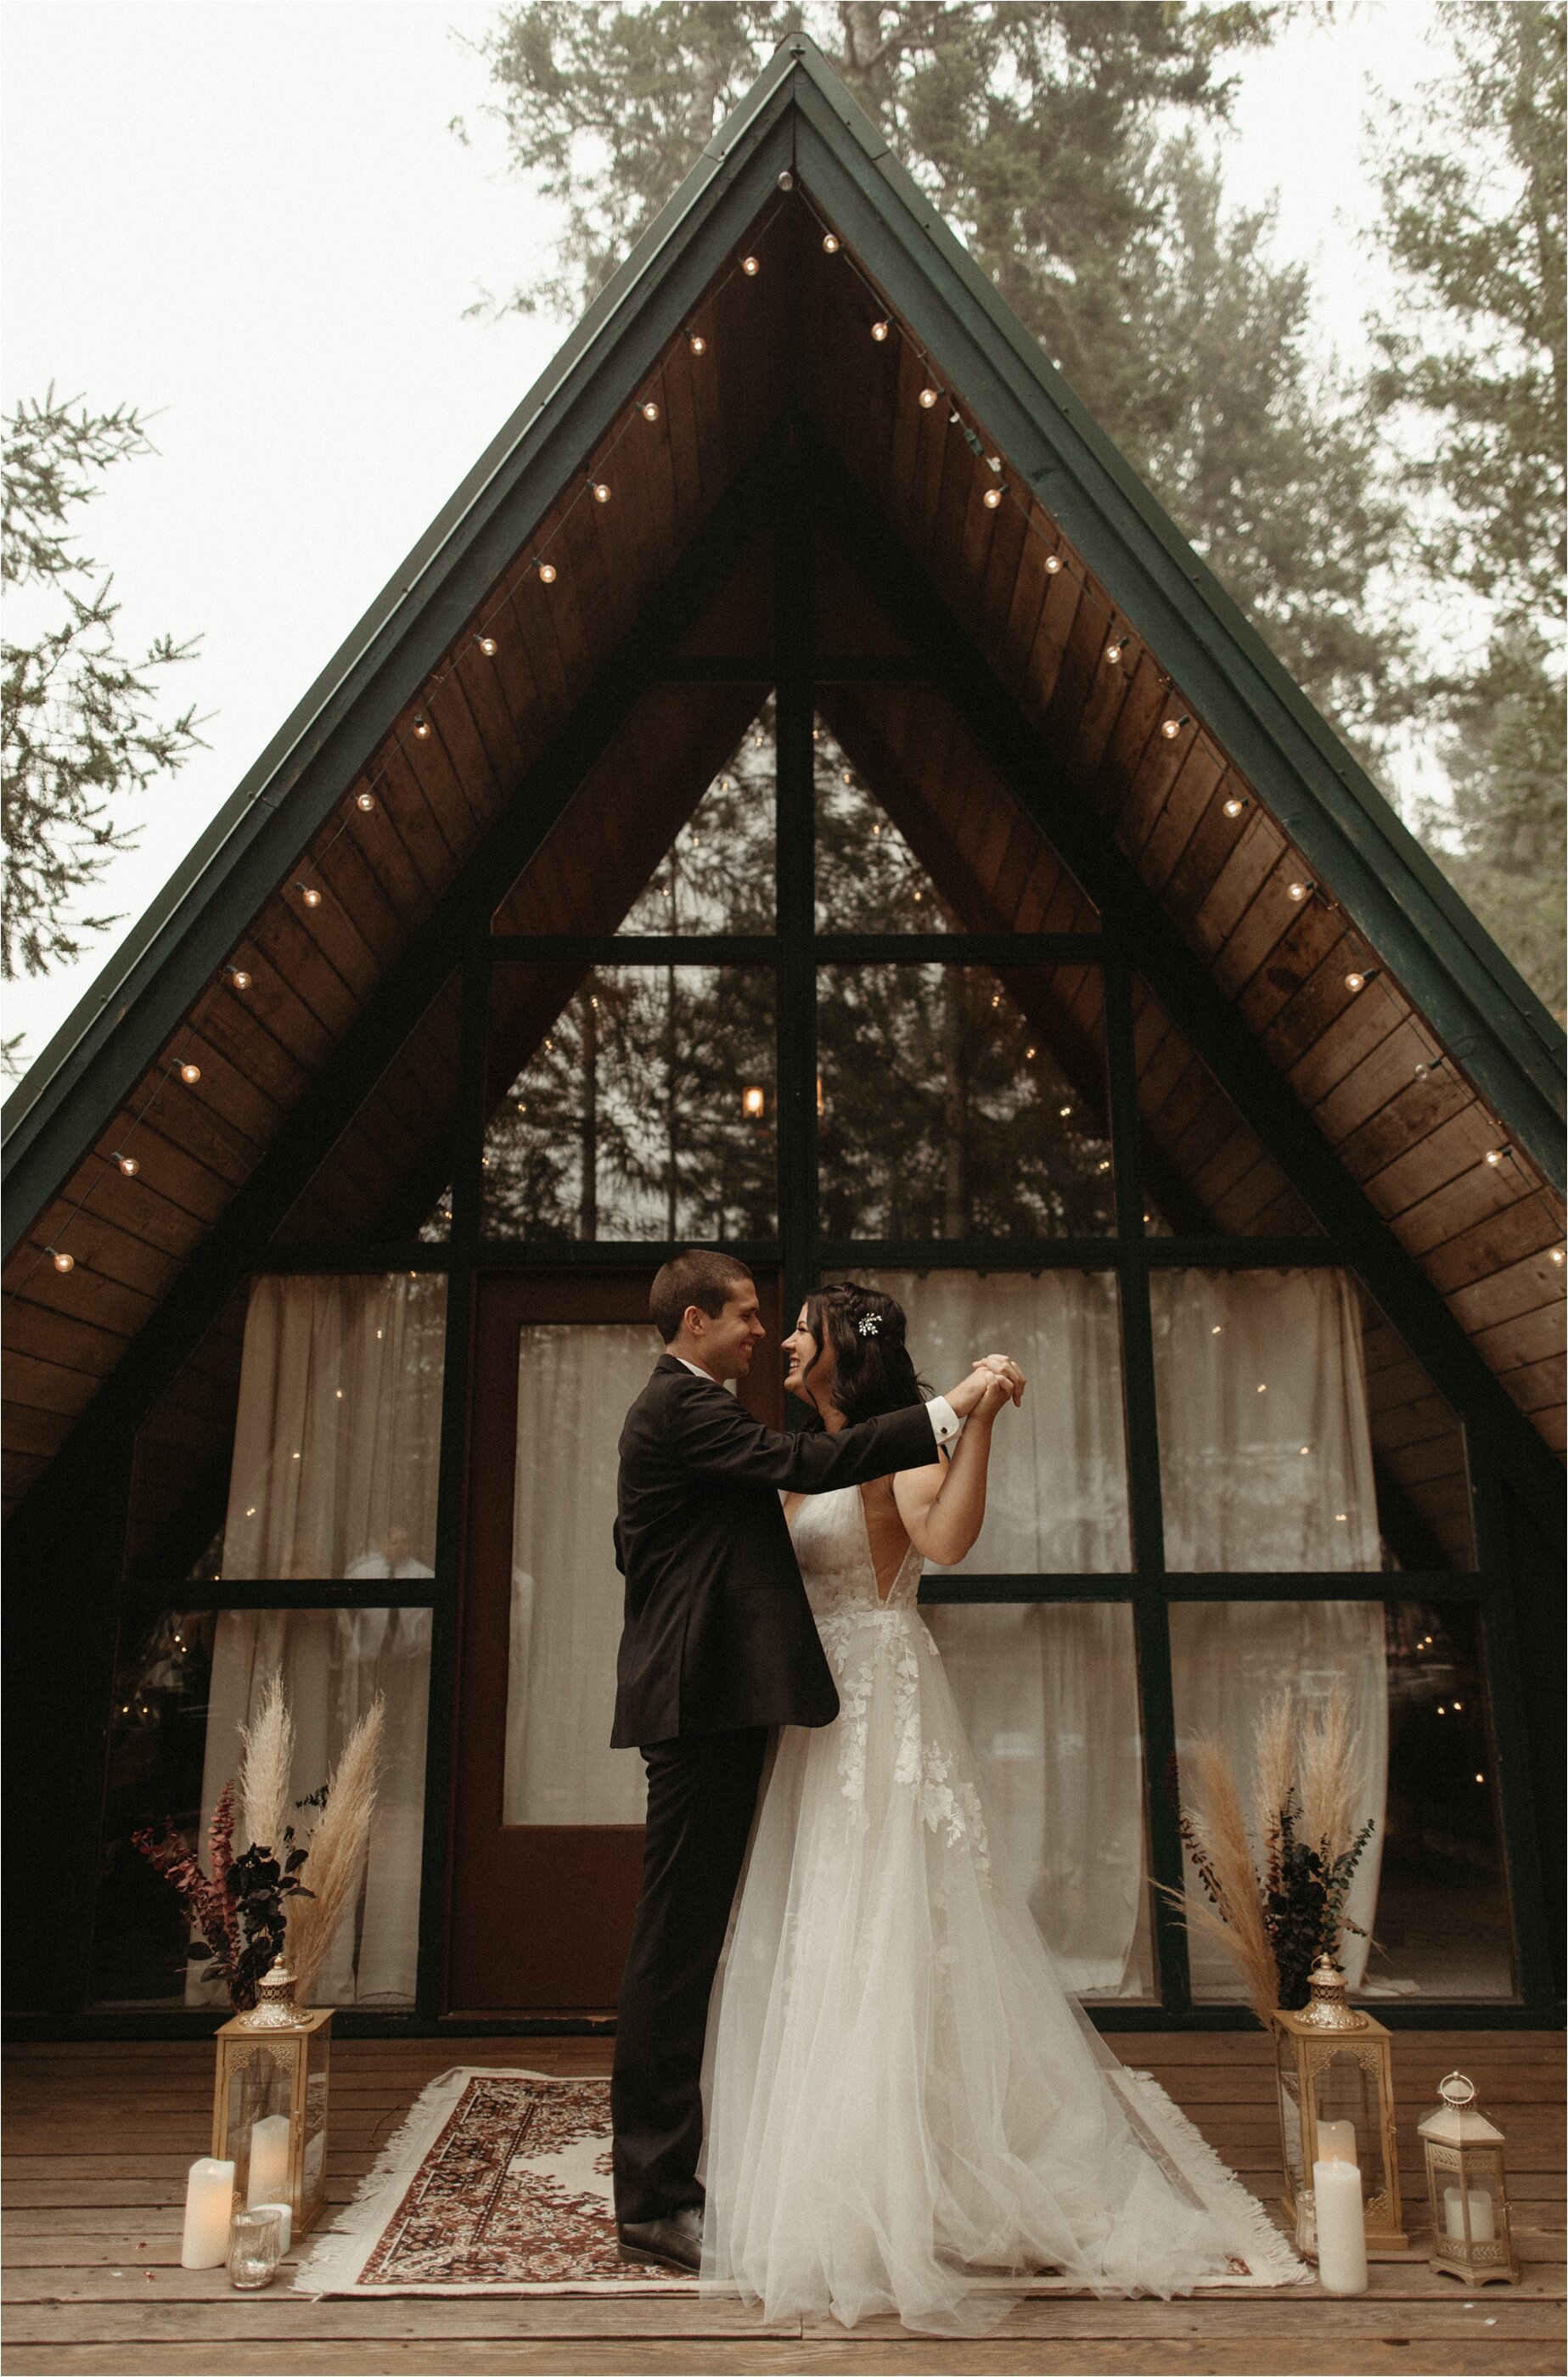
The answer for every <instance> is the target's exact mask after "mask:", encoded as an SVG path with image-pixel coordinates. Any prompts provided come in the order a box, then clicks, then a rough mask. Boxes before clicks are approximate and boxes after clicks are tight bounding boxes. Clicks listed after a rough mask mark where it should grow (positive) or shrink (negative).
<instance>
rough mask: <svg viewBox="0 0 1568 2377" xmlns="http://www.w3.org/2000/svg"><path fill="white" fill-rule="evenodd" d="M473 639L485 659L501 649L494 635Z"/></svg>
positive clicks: (492, 658) (494, 655)
mask: <svg viewBox="0 0 1568 2377" xmlns="http://www.w3.org/2000/svg"><path fill="white" fill-rule="evenodd" d="M473 640H474V642H475V643H476V644H477V645H478V646H479V649H480V651H482V652H483V653H484V655H485V659H486V660H487V661H493V660H494V659H495V657H496V654H497V652H498V651H500V649H501V648H500V646H499V644H497V641H496V639H495V637H494V636H476V637H475V638H474V639H473ZM362 806H363V804H362Z"/></svg>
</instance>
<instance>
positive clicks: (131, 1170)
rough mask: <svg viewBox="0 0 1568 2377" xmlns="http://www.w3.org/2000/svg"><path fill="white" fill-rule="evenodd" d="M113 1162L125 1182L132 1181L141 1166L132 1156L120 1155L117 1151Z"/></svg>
mask: <svg viewBox="0 0 1568 2377" xmlns="http://www.w3.org/2000/svg"><path fill="white" fill-rule="evenodd" d="M114 1161H115V1163H116V1164H117V1165H119V1167H120V1169H121V1171H122V1172H123V1173H124V1174H125V1176H126V1179H127V1180H134V1179H135V1177H136V1176H137V1174H138V1172H139V1171H140V1170H141V1165H140V1164H139V1162H138V1159H137V1158H136V1157H135V1156H134V1155H122V1154H120V1153H119V1152H118V1150H117V1149H116V1151H115V1154H114Z"/></svg>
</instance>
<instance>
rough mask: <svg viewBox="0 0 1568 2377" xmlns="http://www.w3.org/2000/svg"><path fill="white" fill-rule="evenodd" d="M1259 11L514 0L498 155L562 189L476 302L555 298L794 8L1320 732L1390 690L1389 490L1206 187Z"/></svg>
mask: <svg viewBox="0 0 1568 2377" xmlns="http://www.w3.org/2000/svg"><path fill="white" fill-rule="evenodd" d="M1285 13H1286V12H1285V10H1284V9H1282V8H1281V7H1278V6H1266V5H1265V6H1247V5H1242V6H1187V7H1181V8H1172V7H1167V6H1159V5H1153V0H1131V4H1130V5H1119V0H1117V4H1115V5H1102V0H1038V5H1034V6H1010V5H978V6H976V5H967V0H965V4H964V5H959V4H958V0H952V5H947V0H908V4H907V5H899V6H880V5H864V0H853V4H852V0H840V5H837V6H828V5H826V0H817V5H809V6H804V7H802V6H785V5H767V0H740V4H738V5H737V4H736V0H722V5H705V6H657V7H649V6H631V7H627V6H604V5H592V0H590V5H580V4H579V0H521V5H518V6H507V7H505V8H503V10H502V12H501V15H500V18H499V19H498V21H497V25H496V26H495V28H494V29H493V30H492V31H491V33H490V35H489V36H488V38H487V39H486V41H485V44H484V53H485V57H486V59H487V61H488V64H489V67H490V73H491V77H492V82H493V86H494V90H495V91H496V94H497V100H496V107H497V113H498V114H499V115H500V117H501V118H502V120H503V122H504V124H505V126H506V131H507V137H508V142H509V156H510V161H511V163H512V165H513V166H514V168H515V169H516V170H517V171H518V172H520V173H525V174H527V175H528V176H529V177H530V178H531V179H532V180H533V182H534V184H535V185H536V186H537V187H538V188H539V189H540V191H541V192H542V193H543V194H544V195H545V197H547V198H550V199H552V200H553V201H554V202H555V203H556V204H557V206H558V207H559V208H560V209H562V213H563V219H564V220H563V230H562V233H561V237H560V239H559V242H558V243H557V248H556V253H555V260H554V263H553V265H552V266H551V267H550V268H549V269H544V270H541V271H540V272H539V273H538V275H537V276H536V277H535V278H533V280H531V281H528V282H527V283H526V284H525V285H523V286H521V287H520V288H518V289H517V290H515V291H513V292H512V293H511V294H510V295H509V297H507V298H506V299H504V300H503V301H501V303H502V305H503V306H516V307H520V308H522V309H524V310H528V309H532V308H533V307H535V306H542V307H551V308H556V309H557V310H560V311H563V312H567V313H569V314H575V313H577V312H579V311H580V310H581V307H582V305H584V304H585V303H586V302H587V300H588V299H589V298H590V297H591V296H592V294H593V293H595V291H596V290H597V289H598V288H599V287H601V286H602V284H603V283H604V281H605V280H606V279H607V278H608V276H609V273H610V272H611V270H612V269H614V267H615V265H616V263H617V262H618V261H619V260H620V258H621V257H622V256H623V255H624V254H625V253H626V251H627V249H628V246H629V245H630V244H631V242H632V240H633V239H634V238H635V237H636V236H637V234H638V233H639V232H640V230H641V229H642V227H643V226H644V224H645V223H646V222H647V221H649V220H650V219H651V218H652V215H653V214H654V213H655V212H656V210H657V209H658V208H659V207H660V206H661V205H662V204H663V203H664V200H665V199H666V198H667V197H669V195H670V193H671V192H672V190H673V189H674V188H675V187H676V184H677V183H678V181H679V180H680V178H681V176H682V174H683V173H686V172H687V171H688V168H689V167H690V165H691V164H692V162H693V161H694V160H695V159H696V157H697V156H698V154H699V153H700V150H701V149H702V147H703V146H704V144H705V143H706V142H707V140H708V139H709V138H710V137H711V136H712V131H713V129H714V127H715V125H717V124H718V123H719V122H720V121H721V120H722V118H723V116H724V113H726V111H727V110H728V109H729V108H730V107H732V106H733V105H734V104H735V102H736V100H738V99H739V98H740V97H741V96H742V94H743V93H744V92H745V91H746V90H747V89H748V86H749V85H750V83H751V82H752V81H753V79H754V78H755V77H756V75H757V74H758V72H759V71H760V68H761V66H763V65H764V64H765V62H766V60H767V58H768V56H769V55H770V54H771V53H772V50H773V49H774V48H775V47H776V45H777V44H778V42H780V41H782V40H783V39H784V36H785V35H786V34H787V33H789V32H791V31H794V30H797V29H799V28H800V27H801V26H804V28H805V30H807V31H808V32H809V33H810V34H811V35H812V36H813V38H814V39H816V40H817V41H818V42H819V43H820V46H821V47H822V49H823V51H824V52H825V54H828V55H829V56H830V58H831V59H832V64H833V66H834V67H835V68H836V70H837V71H838V72H839V73H840V74H841V75H843V77H844V79H845V81H846V82H847V83H848V84H849V86H850V88H851V89H852V90H854V92H855V93H856V97H857V98H858V100H859V101H860V102H861V103H862V105H863V106H865V107H866V108H867V109H868V112H869V113H871V114H872V115H873V116H875V117H876V118H877V119H878V120H879V121H880V124H881V125H882V126H883V127H884V129H885V130H886V132H887V135H888V137H889V140H890V142H891V143H892V146H893V148H894V149H895V150H896V152H897V154H898V155H899V157H900V158H901V159H902V160H903V161H904V162H905V163H906V164H907V165H908V166H909V167H910V170H911V171H912V172H913V173H914V174H915V176H916V180H917V181H918V182H919V183H920V184H921V185H922V186H923V187H924V189H925V190H926V192H927V194H928V196H929V197H930V198H931V199H932V201H933V203H934V204H935V205H936V206H937V207H938V208H940V210H941V212H942V213H943V214H944V216H945V217H946V218H947V220H948V221H949V222H951V223H952V224H953V225H954V226H955V228H957V229H958V230H959V231H960V232H961V233H962V234H963V235H964V239H965V240H966V242H967V244H968V246H969V248H970V251H971V253H972V254H973V255H974V256H975V257H976V261H977V262H978V263H979V264H980V265H981V266H982V267H983V268H984V269H985V270H986V271H987V273H988V274H989V275H990V276H991V278H992V279H993V281H995V282H996V284H997V286H998V288H999V290H1000V292H1001V294H1002V295H1003V296H1004V297H1005V298H1006V299H1007V301H1008V303H1009V304H1010V305H1011V306H1012V307H1013V309H1014V311H1015V312H1016V313H1017V314H1018V315H1019V317H1020V318H1021V319H1022V320H1023V322H1024V323H1025V324H1026V325H1027V327H1028V328H1030V329H1031V330H1032V331H1033V332H1034V333H1035V336H1036V337H1037V338H1038V339H1039V340H1040V342H1041V344H1042V346H1043V347H1044V349H1045V351H1046V352H1047V354H1048V355H1049V356H1050V357H1051V358H1052V360H1053V361H1054V362H1056V363H1057V364H1059V366H1060V368H1061V369H1062V371H1063V372H1064V373H1065V374H1066V376H1067V377H1068V379H1069V380H1070V381H1071V383H1072V385H1073V386H1074V387H1075V388H1077V390H1078V391H1079V393H1080V394H1081V395H1082V397H1083V400H1084V401H1085V403H1086V404H1087V405H1088V406H1089V408H1090V410H1091V411H1092V412H1093V413H1094V415H1095V419H1096V420H1097V421H1098V422H1099V424H1100V425H1101V426H1102V427H1103V428H1104V429H1105V430H1106V431H1107V433H1108V434H1109V436H1112V437H1113V438H1114V439H1115V440H1116V442H1117V444H1118V445H1119V447H1120V448H1121V450H1122V452H1123V453H1124V454H1126V455H1127V457H1128V459H1129V460H1130V461H1131V463H1132V464H1133V466H1134V467H1135V468H1136V469H1137V470H1138V471H1139V472H1142V473H1143V476H1144V477H1145V478H1146V479H1147V480H1148V481H1149V483H1150V484H1152V485H1153V486H1154V487H1155V488H1156V489H1157V491H1158V492H1159V494H1160V496H1161V499H1162V500H1163V501H1164V502H1165V503H1166V505H1167V508H1169V510H1170V511H1171V513H1172V515H1173V517H1174V518H1175V519H1176V520H1178V521H1179V524H1180V525H1181V527H1182V529H1183V530H1184V532H1186V533H1187V534H1188V535H1189V536H1190V537H1191V538H1192V540H1193V542H1194V543H1196V545H1197V546H1198V548H1199V550H1200V551H1201V552H1203V554H1204V555H1205V556H1206V557H1207V558H1208V559H1209V560H1210V561H1211V562H1212V564H1213V566H1214V567H1215V570H1216V572H1217V574H1218V575H1219V576H1220V578H1221V579H1222V580H1223V581H1224V582H1225V583H1226V584H1227V587H1228V588H1229V590H1230V591H1231V592H1232V593H1233V594H1234V595H1235V597H1236V599H1237V600H1238V602H1239V603H1241V605H1242V606H1243V608H1245V609H1247V610H1248V611H1249V612H1250V613H1251V616H1252V617H1253V619H1254V620H1255V622H1256V623H1257V625H1258V626H1259V627H1260V628H1261V629H1262V631H1263V634H1264V635H1265V636H1266V637H1267V638H1268V639H1269V640H1270V641H1271V642H1272V644H1273V645H1274V647H1275V651H1277V652H1278V653H1279V655H1280V658H1281V659H1282V660H1283V661H1284V662H1285V663H1286V665H1287V667H1288V668H1290V669H1291V670H1292V672H1293V673H1294V674H1295V675H1297V677H1298V678H1299V682H1300V683H1301V684H1302V685H1303V686H1304V687H1306V689H1307V690H1308V692H1309V693H1311V695H1312V697H1313V699H1316V700H1318V701H1319V702H1321V703H1322V704H1323V706H1324V707H1325V708H1327V709H1328V710H1329V711H1331V712H1332V713H1333V714H1334V716H1335V718H1336V720H1337V722H1338V723H1339V724H1340V726H1341V728H1342V729H1343V730H1344V731H1346V732H1347V733H1348V734H1350V735H1353V736H1355V737H1356V738H1357V739H1358V740H1359V742H1360V743H1361V744H1362V746H1363V748H1367V747H1368V738H1369V737H1373V738H1375V735H1376V733H1377V730H1378V729H1379V727H1380V726H1382V725H1383V724H1386V723H1389V722H1390V721H1391V720H1392V719H1393V717H1394V715H1395V714H1397V711H1398V709H1399V697H1398V694H1397V690H1396V687H1397V682H1398V679H1397V673H1396V672H1395V671H1394V669H1393V668H1392V667H1391V662H1392V661H1393V660H1394V657H1395V653H1394V649H1393V644H1392V641H1391V639H1390V636H1389V635H1388V633H1387V631H1386V630H1385V631H1384V632H1383V633H1382V636H1381V637H1379V636H1375V635H1374V634H1373V632H1372V623H1371V586H1372V583H1373V580H1374V578H1375V574H1376V572H1377V570H1378V568H1379V567H1380V565H1381V564H1382V562H1384V561H1385V560H1386V559H1387V558H1388V556H1389V553H1390V551H1391V547H1392V540H1393V535H1394V526H1395V514H1394V511H1393V509H1392V508H1390V507H1389V505H1388V504H1387V502H1386V501H1385V500H1384V499H1383V498H1382V496H1380V494H1379V490H1378V484H1377V479H1376V474H1375V472H1374V469H1373V463H1372V449H1371V441H1370V439H1369V435H1368V432H1367V429H1366V426H1365V424H1364V423H1363V422H1362V421H1361V420H1360V418H1359V410H1358V407H1357V405H1356V404H1355V403H1354V402H1353V401H1352V400H1351V398H1350V395H1349V393H1348V391H1346V390H1341V389H1337V388H1333V387H1330V386H1328V385H1326V384H1324V382H1323V379H1322V377H1321V375H1320V374H1318V373H1317V372H1316V371H1315V369H1314V368H1313V366H1312V364H1311V359H1310V356H1309V352H1308V338H1307V334H1308V329H1309V290H1308V281H1307V276H1306V274H1305V272H1304V271H1303V270H1302V269H1301V268H1300V267H1299V266H1290V265H1287V266H1283V267H1282V266H1280V265H1279V264H1277V263H1276V262H1275V260H1274V259H1273V258H1272V257H1271V256H1270V254H1269V234H1270V231H1271V228H1272V226H1271V219H1270V217H1269V215H1268V214H1267V212H1266V211H1265V212H1260V213H1256V214H1246V213H1242V214H1229V215H1227V213H1225V211H1224V210H1223V209H1222V207H1221V204H1220V195H1219V176H1218V170H1217V166H1216V165H1215V161H1214V159H1213V157H1212V155H1211V154H1210V153H1209V149H1208V147H1207V145H1206V143H1205V142H1204V140H1203V137H1202V134H1203V130H1204V129H1205V128H1207V127H1213V126H1215V125H1218V124H1219V123H1221V122H1223V120H1224V117H1225V115H1226V112H1227V106H1228V103H1229V96H1230V90H1229V85H1228V83H1227V80H1226V79H1225V76H1224V73H1223V64H1222V62H1223V60H1224V58H1225V57H1226V55H1227V54H1235V53H1237V52H1238V51H1240V50H1242V49H1245V48H1248V47H1252V46H1257V45H1260V44H1263V43H1266V42H1268V41H1269V40H1271V39H1272V37H1273V33H1274V31H1275V28H1276V26H1277V24H1278V23H1279V22H1280V21H1282V19H1283V17H1284V15H1285Z"/></svg>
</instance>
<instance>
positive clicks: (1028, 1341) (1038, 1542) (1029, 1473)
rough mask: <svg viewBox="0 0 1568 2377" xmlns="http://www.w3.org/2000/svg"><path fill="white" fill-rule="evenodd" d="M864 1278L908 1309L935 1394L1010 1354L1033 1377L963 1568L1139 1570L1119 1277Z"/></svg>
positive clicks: (1007, 1427) (1010, 1415)
mask: <svg viewBox="0 0 1568 2377" xmlns="http://www.w3.org/2000/svg"><path fill="white" fill-rule="evenodd" d="M840 1275H841V1276H844V1274H840ZM854 1276H855V1277H856V1278H858V1279H864V1280H865V1281H866V1282H867V1283H868V1285H871V1286H874V1287H880V1288H882V1289H884V1290H885V1292H886V1293H887V1294H888V1295H889V1296H896V1297H897V1299H898V1301H899V1303H900V1304H902V1305H903V1307H904V1312H905V1313H906V1315H907V1316H908V1322H909V1330H908V1336H909V1350H910V1352H911V1353H912V1354H913V1356H914V1357H915V1367H916V1369H917V1370H918V1371H919V1372H920V1374H921V1376H922V1378H924V1379H927V1380H929V1381H930V1383H931V1385H932V1386H933V1387H942V1386H946V1385H949V1384H951V1383H952V1380H955V1379H961V1378H963V1376H964V1373H965V1371H966V1370H967V1369H968V1368H969V1365H970V1363H971V1362H972V1361H973V1360H974V1358H975V1356H976V1355H977V1354H987V1353H1003V1354H1011V1356H1013V1358H1014V1360H1015V1361H1017V1362H1018V1363H1019V1364H1020V1365H1021V1366H1022V1368H1023V1370H1024V1372H1025V1373H1026V1375H1027V1377H1028V1380H1029V1392H1028V1393H1027V1394H1026V1395H1025V1396H1024V1398H1023V1408H1022V1410H1020V1411H1015V1412H1014V1411H1010V1412H1005V1413H1004V1414H1003V1415H1002V1416H1001V1418H1000V1419H999V1421H998V1423H997V1427H996V1433H995V1435H994V1436H993V1438H992V1439H991V1466H990V1481H989V1491H988V1494H987V1508H986V1523H985V1526H984V1528H983V1529H982V1530H981V1534H980V1539H979V1541H978V1543H977V1544H976V1547H975V1548H974V1550H973V1551H972V1552H971V1553H970V1554H969V1557H968V1559H964V1560H961V1561H960V1562H959V1563H958V1566H957V1568H956V1569H955V1571H953V1572H954V1574H955V1575H958V1576H963V1575H964V1574H966V1573H973V1574H976V1575H982V1576H983V1575H985V1574H987V1572H991V1573H1005V1574H1009V1575H1023V1576H1028V1575H1035V1574H1050V1573H1051V1572H1053V1571H1063V1570H1069V1571H1070V1570H1074V1569H1078V1570H1083V1569H1094V1570H1105V1571H1117V1570H1123V1571H1125V1570H1127V1569H1130V1568H1131V1565H1132V1539H1131V1528H1130V1525H1129V1522H1128V1515H1127V1439H1126V1434H1125V1429H1124V1427H1123V1421H1122V1409H1121V1322H1120V1314H1119V1305H1118V1298H1117V1286H1116V1275H1115V1273H1114V1272H1105V1271H1047V1272H1040V1273H1039V1274H1038V1275H1037V1276H1035V1277H1031V1276H1030V1275H1029V1274H1028V1273H1027V1272H987V1273H981V1272H958V1271H934V1272H914V1271H886V1272H856V1273H855V1274H854Z"/></svg>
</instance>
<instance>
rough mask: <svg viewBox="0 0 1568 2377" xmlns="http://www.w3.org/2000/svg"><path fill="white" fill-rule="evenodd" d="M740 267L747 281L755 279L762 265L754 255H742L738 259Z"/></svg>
mask: <svg viewBox="0 0 1568 2377" xmlns="http://www.w3.org/2000/svg"><path fill="white" fill-rule="evenodd" d="M740 269H741V270H742V272H744V273H745V275H746V277H747V279H748V281H755V280H756V278H757V275H758V274H759V273H760V271H761V269H762V267H761V264H760V260H759V259H758V258H757V257H755V256H743V257H741V259H740Z"/></svg>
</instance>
